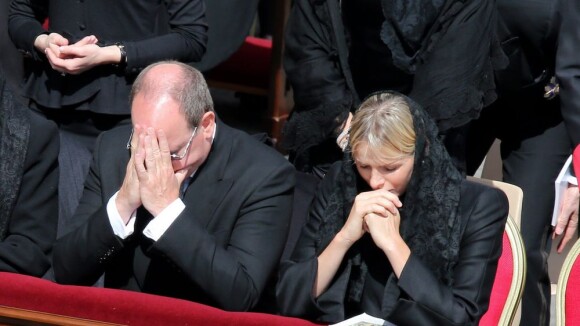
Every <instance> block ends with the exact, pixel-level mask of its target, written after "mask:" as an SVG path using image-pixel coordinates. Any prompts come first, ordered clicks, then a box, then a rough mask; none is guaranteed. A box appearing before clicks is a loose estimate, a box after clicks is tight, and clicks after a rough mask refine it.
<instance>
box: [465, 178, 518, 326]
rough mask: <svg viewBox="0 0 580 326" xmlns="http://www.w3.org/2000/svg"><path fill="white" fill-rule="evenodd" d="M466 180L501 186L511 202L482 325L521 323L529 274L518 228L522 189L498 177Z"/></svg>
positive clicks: (493, 325)
mask: <svg viewBox="0 0 580 326" xmlns="http://www.w3.org/2000/svg"><path fill="white" fill-rule="evenodd" d="M467 179H468V180H470V181H473V182H478V183H482V184H485V185H488V186H490V187H495V188H499V189H501V190H502V191H503V192H504V193H505V194H506V196H507V197H508V201H509V216H508V219H507V222H506V226H505V231H504V234H503V247H502V253H501V256H500V258H499V261H498V266H497V272H496V276H495V281H494V284H493V288H492V290H491V297H490V302H489V308H488V310H487V312H486V313H485V314H484V315H483V316H482V318H481V320H480V323H479V324H480V325H481V326H488V325H489V326H496V325H506V326H507V325H512V324H513V325H518V324H519V310H518V307H519V304H520V300H521V297H522V292H523V288H524V281H525V276H526V259H525V250H524V244H523V240H522V237H521V234H520V231H519V225H520V220H521V215H522V202H523V197H524V195H523V192H522V189H521V188H519V187H518V186H515V185H512V184H509V183H505V182H501V181H496V180H489V179H480V178H473V177H468V178H467Z"/></svg>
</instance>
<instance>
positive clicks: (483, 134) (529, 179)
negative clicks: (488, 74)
mask: <svg viewBox="0 0 580 326" xmlns="http://www.w3.org/2000/svg"><path fill="white" fill-rule="evenodd" d="M495 138H498V139H500V140H501V150H500V151H501V158H502V161H503V180H504V181H505V182H508V183H512V184H515V185H517V186H519V187H520V188H522V190H523V192H524V199H523V208H522V221H521V233H522V237H523V240H524V245H525V249H526V258H527V275H526V283H525V287H524V294H523V299H522V319H521V325H526V326H527V325H549V321H550V279H549V275H548V265H547V262H548V255H549V253H550V246H551V237H550V234H551V230H552V227H551V225H550V222H551V217H552V210H553V205H554V180H555V179H556V177H557V175H558V172H559V171H560V170H561V168H562V166H563V165H564V163H565V161H566V159H567V158H568V156H569V155H570V148H571V142H570V139H569V137H568V134H567V131H566V128H565V126H564V123H563V121H562V116H561V114H560V105H559V101H558V100H557V99H554V100H551V101H547V100H545V99H543V98H542V92H541V91H540V90H538V89H535V90H531V89H530V90H528V91H523V92H518V93H516V94H510V95H507V96H501V97H500V99H499V100H498V101H496V102H495V103H494V104H493V105H492V106H490V107H488V108H485V109H484V110H483V112H482V115H481V117H480V118H479V119H478V120H476V121H474V122H472V124H471V126H470V129H469V133H468V141H467V154H466V155H467V157H466V161H467V163H466V164H467V173H468V174H470V175H472V174H473V173H474V172H475V170H476V169H477V167H478V166H479V164H480V163H481V162H482V160H483V158H484V157H485V155H486V153H487V151H488V150H489V148H490V146H491V144H492V143H493V141H494V140H495Z"/></svg>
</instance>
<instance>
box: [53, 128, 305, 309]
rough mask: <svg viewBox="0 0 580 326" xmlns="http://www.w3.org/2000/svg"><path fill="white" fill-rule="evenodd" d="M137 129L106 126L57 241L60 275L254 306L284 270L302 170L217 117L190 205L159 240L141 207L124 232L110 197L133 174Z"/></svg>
mask: <svg viewBox="0 0 580 326" xmlns="http://www.w3.org/2000/svg"><path fill="white" fill-rule="evenodd" d="M129 133H130V129H129V128H120V129H116V130H111V131H109V132H105V133H103V134H102V135H101V136H100V137H99V139H98V141H97V144H96V147H95V154H94V155H95V156H94V161H93V164H92V166H91V170H90V173H89V176H88V179H87V181H86V183H85V190H84V194H83V197H82V199H81V202H80V204H79V208H78V209H77V212H76V214H75V217H74V218H75V219H76V220H78V221H79V223H81V225H80V226H79V227H78V228H75V229H74V231H72V232H71V233H69V234H67V235H65V236H64V237H62V238H61V239H59V240H58V241H57V243H56V245H55V253H54V271H55V278H56V280H57V282H59V283H67V284H84V285H90V284H93V283H94V282H95V281H96V280H97V279H98V278H99V276H100V275H101V274H102V273H103V272H104V273H105V286H106V287H111V288H123V289H130V290H135V291H142V292H148V293H155V294H161V295H166V296H172V297H179V298H185V299H188V300H192V301H196V302H201V303H205V304H209V305H212V306H216V307H219V308H223V309H227V310H237V311H244V310H249V309H251V308H252V307H253V306H255V304H256V303H257V301H258V299H259V298H260V295H261V293H262V291H263V290H264V287H265V285H266V283H267V281H268V280H269V279H270V277H271V276H272V274H273V272H274V271H275V269H276V268H277V264H278V261H279V259H280V255H281V254H282V250H283V248H284V244H285V240H286V237H287V232H288V227H289V221H290V215H291V206H292V196H293V188H294V184H295V174H294V168H293V167H292V166H291V165H290V164H289V163H288V161H287V160H285V159H284V157H283V156H282V155H280V154H279V153H277V152H276V151H275V150H274V149H272V148H270V147H268V146H266V145H263V144H261V143H259V142H257V141H256V140H254V139H252V137H251V136H249V135H247V134H245V133H243V132H241V131H238V130H235V129H232V128H230V127H228V126H226V125H225V124H223V123H221V122H218V124H217V131H216V136H215V139H214V142H213V145H212V149H211V152H210V154H209V156H208V158H207V160H206V162H205V163H204V164H203V165H202V166H201V167H200V168H199V169H198V170H197V172H196V173H195V176H194V177H193V180H192V181H191V183H190V186H189V188H188V189H187V192H186V193H185V196H184V199H183V202H184V203H185V205H186V208H185V210H184V211H183V212H182V213H181V214H180V215H179V217H178V218H177V219H176V220H175V222H174V223H173V224H172V225H171V226H170V228H169V229H168V230H167V231H166V232H165V234H164V235H163V236H162V237H161V238H160V239H159V240H158V241H156V242H154V241H152V240H150V239H149V238H147V237H145V236H144V235H143V234H142V230H143V228H144V227H145V226H146V224H147V223H148V222H149V220H150V219H151V215H150V214H149V213H148V212H147V211H146V210H145V209H144V208H143V207H141V208H139V209H138V211H137V221H136V223H135V232H134V233H133V234H132V235H131V236H129V237H128V238H127V239H125V240H121V239H120V238H119V237H117V236H115V235H114V233H113V229H112V227H111V224H110V222H109V219H108V217H107V213H106V205H107V202H108V201H109V199H110V198H111V196H113V194H114V193H115V192H117V191H118V190H119V188H120V186H121V184H122V181H123V179H124V177H125V172H126V166H127V162H128V160H129V152H128V150H127V149H126V147H125V144H126V142H127V139H128V138H129Z"/></svg>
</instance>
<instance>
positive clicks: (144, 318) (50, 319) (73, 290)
mask: <svg viewBox="0 0 580 326" xmlns="http://www.w3.org/2000/svg"><path fill="white" fill-rule="evenodd" d="M5 323H7V324H20V325H21V324H27V325H28V324H49V325H65V324H66V325H99V324H100V325H103V324H105V323H109V324H111V323H112V324H121V325H316V324H313V323H311V322H308V321H305V320H301V319H297V318H289V317H282V316H276V315H269V314H263V313H251V312H245V313H242V312H227V311H224V310H221V309H217V308H213V307H209V306H206V305H202V304H198V303H195V302H190V301H186V300H180V299H174V298H169V297H163V296H157V295H151V294H145V293H139V292H132V291H124V290H115V289H105V288H96V287H84V286H71V285H59V284H56V283H53V282H50V281H47V280H43V279H38V278H35V277H30V276H24V275H19V274H12V273H0V324H5Z"/></svg>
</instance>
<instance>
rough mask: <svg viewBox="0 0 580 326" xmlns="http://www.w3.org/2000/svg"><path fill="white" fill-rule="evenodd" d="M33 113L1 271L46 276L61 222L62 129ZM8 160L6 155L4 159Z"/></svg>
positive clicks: (0, 246) (1, 250)
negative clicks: (60, 157) (59, 191)
mask: <svg viewBox="0 0 580 326" xmlns="http://www.w3.org/2000/svg"><path fill="white" fill-rule="evenodd" d="M41 119H42V118H39V117H36V116H32V117H31V126H30V137H29V142H28V150H27V153H26V160H25V163H24V174H23V176H22V181H21V185H20V192H19V194H18V198H17V201H16V205H15V207H14V211H13V212H12V215H11V217H10V221H9V226H8V234H7V237H6V239H4V241H2V242H0V271H8V272H15V273H22V274H28V275H34V276H42V275H43V274H44V273H45V272H46V270H48V268H49V267H50V259H49V253H50V250H51V248H52V244H53V242H54V240H55V238H56V228H57V222H58V150H59V141H58V132H57V129H56V127H55V126H54V125H53V124H51V123H49V122H47V121H43V120H41ZM3 159H6V158H3Z"/></svg>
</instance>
